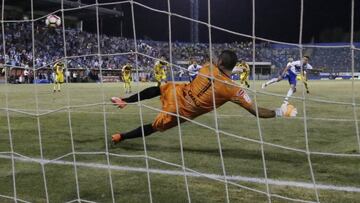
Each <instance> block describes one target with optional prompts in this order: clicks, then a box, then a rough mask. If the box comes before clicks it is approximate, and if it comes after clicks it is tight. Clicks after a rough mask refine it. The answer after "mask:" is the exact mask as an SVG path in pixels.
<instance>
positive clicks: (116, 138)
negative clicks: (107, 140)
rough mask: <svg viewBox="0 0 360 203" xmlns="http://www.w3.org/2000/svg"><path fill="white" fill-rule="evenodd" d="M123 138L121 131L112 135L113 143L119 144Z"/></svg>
mask: <svg viewBox="0 0 360 203" xmlns="http://www.w3.org/2000/svg"><path fill="white" fill-rule="evenodd" d="M122 140H123V138H122V136H121V134H120V133H116V134H114V135H112V136H111V143H112V144H117V143H119V142H121V141H122Z"/></svg>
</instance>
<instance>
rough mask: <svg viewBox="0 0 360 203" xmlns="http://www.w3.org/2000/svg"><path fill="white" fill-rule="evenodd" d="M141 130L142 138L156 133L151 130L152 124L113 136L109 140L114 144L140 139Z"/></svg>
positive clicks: (154, 130)
mask: <svg viewBox="0 0 360 203" xmlns="http://www.w3.org/2000/svg"><path fill="white" fill-rule="evenodd" d="M142 128H143V129H144V136H148V135H151V134H152V133H154V132H156V131H157V130H156V129H154V128H153V126H152V124H146V125H143V126H140V127H138V128H136V129H134V130H132V131H129V132H126V133H117V134H114V135H113V136H112V139H111V140H112V142H113V143H114V144H116V143H118V142H121V141H123V140H127V139H133V138H137V137H142Z"/></svg>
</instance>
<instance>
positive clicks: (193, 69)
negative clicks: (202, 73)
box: [188, 64, 201, 76]
mask: <svg viewBox="0 0 360 203" xmlns="http://www.w3.org/2000/svg"><path fill="white" fill-rule="evenodd" d="M200 69H201V66H200V65H198V64H191V65H190V66H189V67H188V71H189V75H190V76H195V75H197V74H198V73H199V70H200Z"/></svg>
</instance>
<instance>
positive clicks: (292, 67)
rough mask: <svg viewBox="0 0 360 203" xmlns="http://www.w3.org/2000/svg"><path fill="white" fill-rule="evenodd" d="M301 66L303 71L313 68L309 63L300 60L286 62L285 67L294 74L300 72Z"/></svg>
mask: <svg viewBox="0 0 360 203" xmlns="http://www.w3.org/2000/svg"><path fill="white" fill-rule="evenodd" d="M301 66H302V67H303V71H306V70H310V69H313V67H312V66H311V65H310V64H309V63H307V64H303V63H302V62H301V61H293V62H290V63H288V64H287V67H289V69H288V70H289V71H291V72H293V73H294V74H296V75H297V74H300V72H301Z"/></svg>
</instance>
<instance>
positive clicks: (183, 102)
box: [153, 65, 252, 131]
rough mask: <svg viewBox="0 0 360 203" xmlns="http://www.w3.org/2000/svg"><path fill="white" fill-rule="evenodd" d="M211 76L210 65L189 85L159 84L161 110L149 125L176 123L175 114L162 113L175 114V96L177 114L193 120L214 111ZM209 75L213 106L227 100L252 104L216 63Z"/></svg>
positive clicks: (163, 127) (247, 104)
mask: <svg viewBox="0 0 360 203" xmlns="http://www.w3.org/2000/svg"><path fill="white" fill-rule="evenodd" d="M211 76H212V75H211V70H210V65H205V66H203V68H201V69H200V71H199V74H198V75H197V77H196V78H195V79H194V80H193V81H192V82H191V83H190V84H175V85H174V84H173V83H167V84H165V85H162V86H161V87H160V89H161V102H162V110H163V111H164V112H162V113H160V114H159V115H158V116H157V118H156V120H155V122H154V123H153V126H154V127H155V128H156V129H158V130H160V131H163V130H166V129H169V128H171V127H173V126H174V125H176V119H175V118H176V117H174V116H171V115H170V114H168V113H166V112H170V113H176V101H175V96H176V100H177V103H178V106H179V114H180V115H181V116H184V117H186V118H190V119H193V118H196V117H197V116H200V115H202V114H204V113H207V112H210V111H212V110H214V103H213V91H212V82H211V79H210V77H211ZM213 76H214V78H215V79H214V82H213V84H214V94H215V95H214V96H215V106H216V108H217V107H220V106H221V105H223V104H225V103H226V102H228V101H231V102H234V103H237V104H239V105H240V106H243V107H250V106H251V105H252V101H251V99H250V97H249V96H248V94H247V93H246V91H245V90H243V89H242V88H241V87H239V86H238V85H237V84H235V83H234V82H233V81H232V80H231V79H230V78H229V76H227V75H226V74H225V73H223V72H222V71H221V70H219V69H218V68H217V67H216V66H213ZM174 86H175V91H174ZM174 93H176V95H174Z"/></svg>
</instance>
